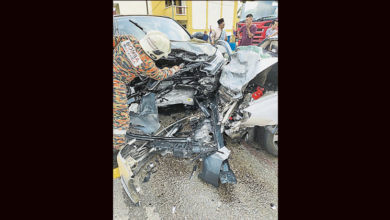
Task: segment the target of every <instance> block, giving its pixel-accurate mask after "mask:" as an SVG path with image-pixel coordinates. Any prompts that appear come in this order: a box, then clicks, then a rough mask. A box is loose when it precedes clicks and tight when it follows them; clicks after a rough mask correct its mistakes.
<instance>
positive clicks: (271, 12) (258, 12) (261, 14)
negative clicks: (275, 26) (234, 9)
mask: <svg viewBox="0 0 390 220" xmlns="http://www.w3.org/2000/svg"><path fill="white" fill-rule="evenodd" d="M248 14H252V15H253V20H254V21H255V20H259V19H263V18H277V17H278V2H277V1H253V2H252V1H247V2H246V3H244V4H243V5H242V9H241V16H240V19H241V20H245V17H246V16H247V15H248Z"/></svg>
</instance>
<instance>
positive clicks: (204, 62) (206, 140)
mask: <svg viewBox="0 0 390 220" xmlns="http://www.w3.org/2000/svg"><path fill="white" fill-rule="evenodd" d="M151 30H158V31H161V32H163V33H165V34H166V35H167V36H168V38H169V39H170V41H171V53H170V54H169V55H168V58H161V59H159V60H158V61H156V65H157V66H158V67H160V68H163V67H172V66H174V65H182V66H183V68H182V69H181V70H180V71H179V72H178V73H176V74H175V75H174V76H172V77H170V78H167V79H165V80H162V81H157V80H153V79H150V78H142V77H137V78H136V79H134V80H133V81H132V82H131V83H130V84H129V85H127V92H128V94H127V97H128V103H127V104H128V106H129V114H130V128H129V131H127V134H126V138H127V140H126V142H127V145H126V146H125V147H124V148H122V149H121V150H120V152H119V153H118V155H117V163H118V167H119V170H120V174H121V182H122V185H123V187H124V189H125V191H126V193H127V195H128V196H129V197H130V199H131V201H132V202H134V203H135V204H139V201H140V200H139V197H138V192H139V191H140V183H141V181H142V179H143V178H144V177H145V175H149V177H150V172H152V170H153V167H154V165H152V164H151V163H149V160H150V158H152V157H153V156H154V155H156V154H160V155H166V154H172V155H173V156H175V157H178V158H188V159H191V160H193V161H201V162H202V171H201V173H200V174H199V178H201V179H202V180H204V181H205V182H207V183H209V184H212V185H214V186H216V187H218V186H219V185H220V184H226V183H233V184H234V183H236V182H237V180H236V177H235V175H234V172H233V171H232V170H231V168H230V166H229V161H228V158H229V154H230V150H229V149H227V148H226V146H225V141H224V133H225V134H226V135H227V136H229V137H230V138H232V139H241V138H247V139H248V138H249V137H250V135H249V133H250V132H251V131H252V133H253V129H255V130H256V129H257V128H258V127H259V126H261V127H262V128H266V129H265V130H266V131H265V132H263V133H264V134H268V135H267V137H268V139H267V140H269V141H268V142H267V143H269V146H268V148H270V149H271V153H272V149H273V150H275V146H276V150H277V145H275V143H276V142H277V91H267V93H266V94H265V95H264V96H262V94H261V92H260V91H259V88H260V87H258V86H259V83H257V81H258V80H257V78H256V77H257V76H258V75H259V73H262V72H263V71H269V70H270V69H271V68H272V67H273V66H274V65H275V64H276V63H277V60H278V59H277V57H275V56H274V55H272V54H270V53H267V52H266V51H263V50H262V49H261V48H259V47H255V46H248V47H241V48H240V47H239V48H238V49H237V51H235V52H233V51H231V49H230V47H229V45H228V44H227V42H224V41H218V42H217V43H216V44H215V45H214V46H213V45H211V44H209V43H207V42H205V41H202V40H198V39H196V38H194V37H192V36H191V35H190V34H189V33H188V32H187V31H186V30H185V29H184V28H183V27H182V26H180V25H179V24H178V23H177V22H176V21H174V20H173V19H171V18H168V17H160V16H114V34H115V35H120V34H132V35H133V36H135V37H136V38H137V39H138V40H139V39H141V38H142V37H143V36H144V35H145V34H146V33H147V32H148V31H151ZM261 86H262V87H264V85H261ZM259 109H260V110H259ZM271 112H272V113H271ZM163 119H164V120H163ZM256 132H259V131H258V130H256ZM255 136H256V135H252V137H255ZM275 138H276V142H275ZM262 140H263V139H262ZM266 148H267V147H266ZM268 148H267V149H268ZM273 154H274V155H277V153H276V154H275V153H273Z"/></svg>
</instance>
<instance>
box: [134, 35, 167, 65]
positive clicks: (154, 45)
mask: <svg viewBox="0 0 390 220" xmlns="http://www.w3.org/2000/svg"><path fill="white" fill-rule="evenodd" d="M139 43H140V44H141V47H142V49H143V50H144V51H145V53H146V54H148V56H149V57H150V58H152V59H153V60H158V59H160V58H161V57H165V58H167V57H168V54H169V53H170V52H171V41H169V38H168V37H167V35H165V34H164V33H161V32H160V31H149V32H148V33H147V34H146V35H145V36H144V37H143V38H142V39H141V40H140V41H139Z"/></svg>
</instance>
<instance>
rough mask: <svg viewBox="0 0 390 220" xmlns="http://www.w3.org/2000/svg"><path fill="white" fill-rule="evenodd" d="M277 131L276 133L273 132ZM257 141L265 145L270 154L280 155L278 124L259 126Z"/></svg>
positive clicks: (258, 143) (262, 145)
mask: <svg viewBox="0 0 390 220" xmlns="http://www.w3.org/2000/svg"><path fill="white" fill-rule="evenodd" d="M273 132H275V133H273ZM255 133H256V136H255V142H256V144H257V145H258V146H261V147H263V149H265V150H266V151H267V152H268V153H269V154H271V155H273V156H275V157H277V156H278V128H277V125H272V126H265V127H257V126H256V130H255Z"/></svg>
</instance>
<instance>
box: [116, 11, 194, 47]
mask: <svg viewBox="0 0 390 220" xmlns="http://www.w3.org/2000/svg"><path fill="white" fill-rule="evenodd" d="M129 20H131V21H132V22H130V21H129ZM114 21H115V22H114V33H115V34H131V35H133V36H135V38H137V39H138V40H140V39H141V38H142V37H143V36H145V33H144V32H143V31H145V32H146V33H147V32H148V31H152V30H155V31H160V32H162V33H164V34H166V35H167V36H168V38H169V39H170V40H172V41H189V40H190V35H189V34H188V33H187V32H186V31H185V30H184V29H183V27H181V26H180V25H179V24H178V23H176V22H175V21H174V20H172V19H170V18H164V17H152V16H128V17H117V18H114ZM133 22H135V23H136V24H137V25H138V26H140V27H142V28H143V31H142V30H141V29H140V28H139V27H137V26H136V25H135V24H134V23H133Z"/></svg>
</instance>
